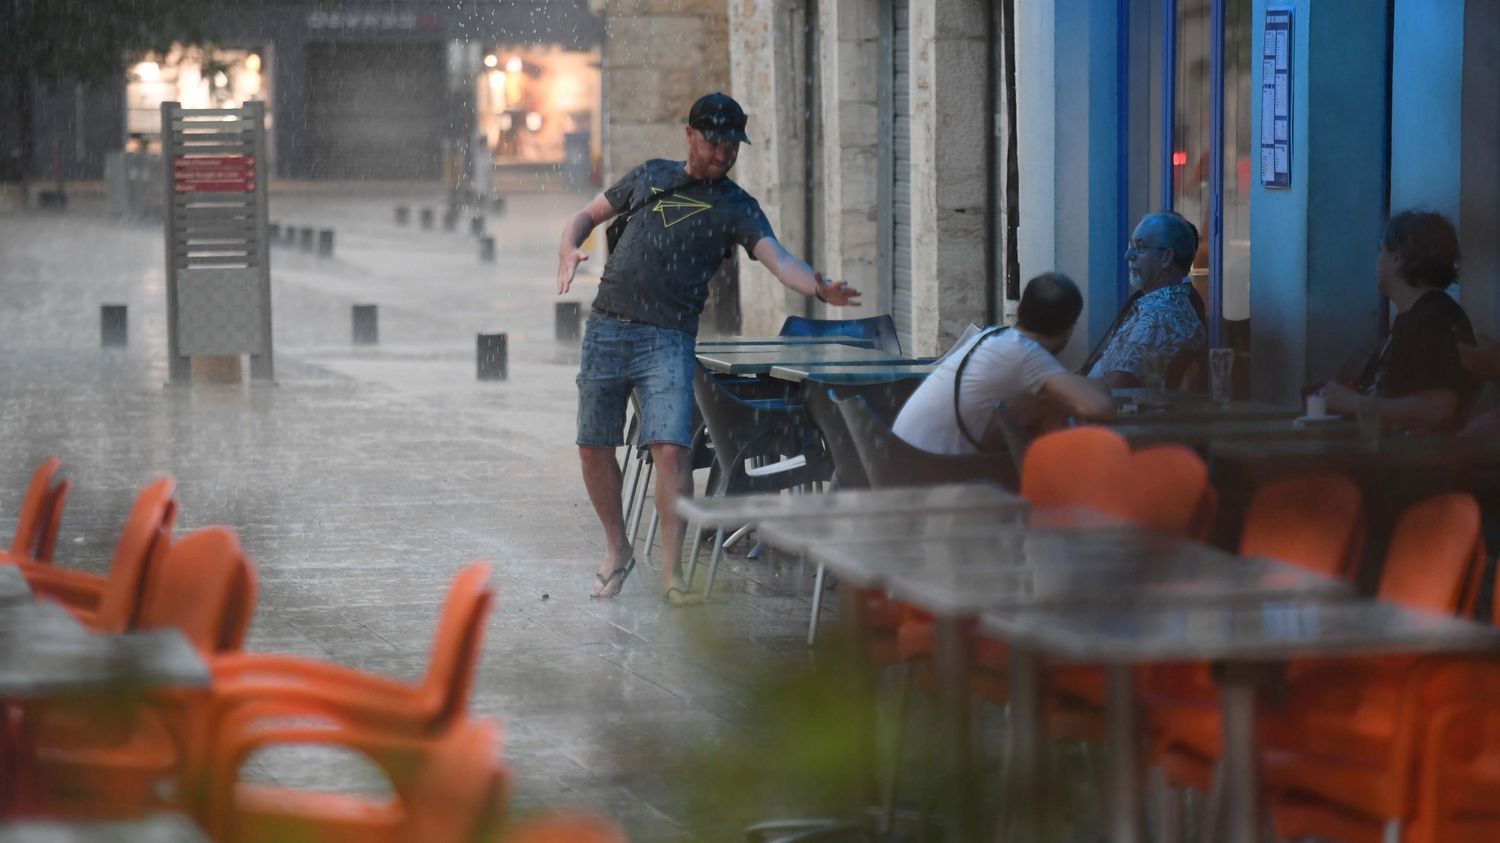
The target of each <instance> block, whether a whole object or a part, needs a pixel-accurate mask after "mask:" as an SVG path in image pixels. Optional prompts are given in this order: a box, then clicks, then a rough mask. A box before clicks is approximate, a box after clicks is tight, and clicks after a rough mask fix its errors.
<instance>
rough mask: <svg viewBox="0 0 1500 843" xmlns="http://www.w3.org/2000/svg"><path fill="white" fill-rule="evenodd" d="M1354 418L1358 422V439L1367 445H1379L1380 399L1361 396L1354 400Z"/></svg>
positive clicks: (1371, 396)
mask: <svg viewBox="0 0 1500 843" xmlns="http://www.w3.org/2000/svg"><path fill="white" fill-rule="evenodd" d="M1354 418H1355V420H1356V421H1357V422H1359V438H1360V439H1363V440H1364V441H1365V442H1366V443H1367V444H1370V445H1379V444H1380V399H1379V398H1376V397H1375V396H1373V395H1361V396H1359V397H1357V398H1355V399H1354Z"/></svg>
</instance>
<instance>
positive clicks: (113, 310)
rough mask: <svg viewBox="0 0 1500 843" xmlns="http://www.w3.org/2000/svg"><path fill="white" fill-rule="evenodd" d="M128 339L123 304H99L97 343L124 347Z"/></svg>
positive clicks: (104, 345)
mask: <svg viewBox="0 0 1500 843" xmlns="http://www.w3.org/2000/svg"><path fill="white" fill-rule="evenodd" d="M129 340H130V332H129V326H128V325H127V323H126V313H125V305H123V304H105V305H100V306H99V345H100V346H101V347H103V348H124V347H125V346H126V345H128V344H129Z"/></svg>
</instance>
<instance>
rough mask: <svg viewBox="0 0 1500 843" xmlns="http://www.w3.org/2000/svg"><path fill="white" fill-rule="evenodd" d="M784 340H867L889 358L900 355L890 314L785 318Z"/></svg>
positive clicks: (894, 326) (783, 326) (782, 328)
mask: <svg viewBox="0 0 1500 843" xmlns="http://www.w3.org/2000/svg"><path fill="white" fill-rule="evenodd" d="M781 336H783V337H851V338H853V339H861V340H869V341H870V343H871V344H872V345H873V346H874V347H875V348H878V349H880V350H881V351H884V352H886V353H888V354H894V355H896V356H898V357H899V356H900V355H901V340H900V339H898V338H897V337H896V322H895V321H894V320H893V319H891V315H890V314H889V313H883V314H881V315H879V316H870V317H867V318H865V319H809V318H807V317H806V316H788V317H787V318H786V321H785V322H783V323H781Z"/></svg>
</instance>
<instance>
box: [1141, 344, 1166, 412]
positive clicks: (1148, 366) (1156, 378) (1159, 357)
mask: <svg viewBox="0 0 1500 843" xmlns="http://www.w3.org/2000/svg"><path fill="white" fill-rule="evenodd" d="M1141 383H1142V385H1143V386H1145V387H1146V397H1147V398H1149V399H1153V400H1154V399H1156V398H1158V397H1160V393H1162V392H1164V391H1165V390H1166V388H1167V355H1166V353H1165V352H1162V351H1159V350H1157V349H1147V350H1145V351H1143V352H1141Z"/></svg>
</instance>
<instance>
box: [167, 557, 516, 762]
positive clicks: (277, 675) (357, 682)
mask: <svg viewBox="0 0 1500 843" xmlns="http://www.w3.org/2000/svg"><path fill="white" fill-rule="evenodd" d="M490 569H491V566H490V564H489V563H487V562H479V563H475V564H473V565H470V566H469V567H467V568H465V569H464V570H463V571H461V572H459V575H458V576H457V577H456V578H455V579H454V581H453V585H452V587H451V588H450V589H449V592H448V598H447V600H446V602H445V603H444V604H443V610H442V616H441V619H440V620H439V623H438V629H437V634H436V636H435V637H434V640H433V645H432V651H431V653H432V654H431V656H430V657H429V661H428V666H427V675H426V676H425V677H423V679H422V681H421V682H420V683H418V684H415V685H410V684H407V683H404V682H400V681H397V680H394V679H387V678H385V677H383V676H377V675H375V674H371V673H365V672H362V671H358V670H354V669H352V668H347V667H343V666H341V665H336V664H330V663H327V662H320V661H314V660H311V659H302V658H297V657H294V656H281V655H271V654H262V653H240V654H235V655H228V656H221V657H218V658H216V659H214V660H213V661H212V663H211V667H212V669H213V674H214V686H213V691H212V693H211V694H210V695H209V699H208V700H207V702H206V704H205V705H204V707H203V710H201V711H200V712H198V713H197V714H196V716H195V726H194V730H193V735H192V739H191V746H190V749H189V754H190V758H191V759H192V763H191V766H190V773H189V776H190V778H191V784H192V786H193V787H194V790H195V792H199V791H201V784H202V780H201V777H202V776H203V775H204V774H206V773H207V772H208V770H207V764H208V758H209V753H210V752H211V751H212V747H213V745H214V744H215V742H216V741H217V739H218V738H217V734H218V731H219V729H220V727H221V724H222V723H224V722H225V721H226V719H227V718H228V717H229V716H231V715H232V714H233V712H234V710H235V709H237V708H240V707H243V706H246V705H265V704H275V705H277V706H280V707H282V708H284V709H287V710H289V711H296V712H299V713H300V714H302V715H303V716H312V717H331V718H337V719H339V720H341V721H344V722H349V723H353V724H357V725H359V726H361V727H362V728H370V729H376V730H380V731H383V732H387V733H389V734H392V735H405V736H412V737H430V736H432V735H434V734H436V733H438V732H441V731H443V730H444V729H446V728H447V727H448V726H449V725H451V724H452V723H453V722H455V721H456V720H457V719H458V718H460V717H462V716H463V714H464V710H465V708H466V707H467V706H468V698H469V690H470V688H471V686H472V684H473V680H474V672H475V668H476V666H477V664H478V661H479V653H480V649H481V646H482V644H483V641H484V631H485V626H486V621H487V619H488V615H489V609H490V605H491V603H492V602H493V599H494V594H493V592H491V591H490V590H489V587H488V582H489V577H490Z"/></svg>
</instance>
